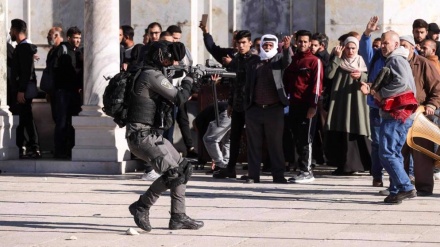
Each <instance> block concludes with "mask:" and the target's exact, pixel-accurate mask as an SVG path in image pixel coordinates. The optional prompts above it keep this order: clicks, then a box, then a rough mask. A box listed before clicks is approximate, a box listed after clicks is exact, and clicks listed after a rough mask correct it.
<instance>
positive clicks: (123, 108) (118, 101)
mask: <svg viewBox="0 0 440 247" xmlns="http://www.w3.org/2000/svg"><path fill="white" fill-rule="evenodd" d="M141 72H142V69H138V70H136V71H131V72H130V71H122V72H120V73H118V74H116V75H115V76H113V77H112V78H111V79H110V81H109V83H108V85H107V87H106V88H105V91H104V95H103V103H104V107H103V108H102V111H104V113H105V114H107V115H108V116H110V117H112V118H113V121H115V123H117V124H118V126H119V127H120V128H122V127H124V126H125V124H126V122H125V120H126V118H127V112H128V106H129V97H130V92H132V91H133V86H134V82H135V81H136V79H137V78H138V76H139V75H140V73H141Z"/></svg>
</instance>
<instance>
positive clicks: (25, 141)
mask: <svg viewBox="0 0 440 247" xmlns="http://www.w3.org/2000/svg"><path fill="white" fill-rule="evenodd" d="M11 108H13V110H12V109H11V111H12V112H13V113H14V115H15V114H16V115H19V122H18V126H17V140H16V141H17V142H16V143H17V146H18V148H19V149H20V153H21V150H22V147H27V148H29V149H31V150H38V149H39V148H40V145H39V142H38V133H37V127H36V126H35V122H34V115H33V114H32V99H26V102H25V103H24V104H14V107H11Z"/></svg>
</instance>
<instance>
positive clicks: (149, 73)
mask: <svg viewBox="0 0 440 247" xmlns="http://www.w3.org/2000/svg"><path fill="white" fill-rule="evenodd" d="M184 55H185V47H184V45H183V44H182V43H180V42H176V43H169V42H166V41H159V42H154V43H152V44H151V47H150V49H149V51H148V53H147V55H146V56H145V61H144V64H145V66H146V69H145V70H143V71H142V73H141V74H140V75H139V77H138V79H137V80H136V81H135V82H134V83H135V84H134V88H133V91H132V92H131V96H130V99H129V102H130V103H129V109H128V115H127V122H128V123H127V127H126V128H127V133H126V138H127V142H128V147H129V148H130V151H131V152H132V153H133V154H135V155H136V156H137V157H139V158H141V159H143V160H145V161H146V162H148V163H149V164H151V165H152V166H153V168H154V169H155V170H156V172H157V173H159V174H162V176H161V177H160V178H158V179H156V181H154V182H153V184H151V186H150V188H148V190H147V191H146V192H145V193H144V194H143V195H141V196H140V197H139V200H138V201H136V202H134V203H133V204H131V205H130V207H129V210H130V213H131V214H132V215H133V216H134V221H135V223H136V225H137V226H138V227H140V228H141V229H143V230H145V231H147V232H149V231H151V225H150V221H149V209H150V207H151V206H153V204H154V203H155V202H156V201H157V199H158V198H159V197H160V195H161V194H162V193H163V192H165V191H166V190H168V189H170V190H171V193H170V196H171V219H170V222H169V228H170V229H172V230H176V229H199V228H201V227H203V222H202V221H196V220H193V219H191V218H190V217H188V216H187V215H186V212H185V190H186V183H187V182H188V179H189V177H190V176H191V173H192V167H191V164H190V163H189V162H188V161H187V160H186V159H184V158H182V157H181V156H180V154H179V153H178V152H177V150H176V149H175V148H174V147H173V145H172V144H171V143H170V142H169V141H168V140H167V139H165V138H163V136H162V133H163V130H164V129H167V128H168V127H169V126H170V125H171V124H172V116H171V112H172V111H171V109H172V107H173V106H172V105H173V104H175V105H177V106H178V105H181V104H183V103H185V102H186V101H187V100H188V98H189V96H190V95H191V90H192V83H193V79H192V78H191V77H186V78H184V79H183V81H182V84H181V86H180V87H179V88H175V87H174V86H173V85H172V83H171V82H170V81H169V80H168V79H167V78H166V77H165V76H164V74H163V73H162V70H163V68H164V67H167V66H170V65H172V64H173V62H174V61H180V60H181V59H182V58H183V56H184Z"/></svg>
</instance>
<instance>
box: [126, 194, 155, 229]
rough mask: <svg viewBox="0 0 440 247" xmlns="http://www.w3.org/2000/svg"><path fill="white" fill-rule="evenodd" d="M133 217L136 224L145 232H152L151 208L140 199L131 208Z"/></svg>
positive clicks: (129, 208)
mask: <svg viewBox="0 0 440 247" xmlns="http://www.w3.org/2000/svg"><path fill="white" fill-rule="evenodd" d="M128 210H130V213H131V215H133V217H134V223H136V225H137V226H138V227H139V228H141V229H142V230H144V231H147V232H149V231H151V225H150V219H149V216H150V208H149V207H147V206H146V205H145V204H144V203H143V202H142V201H141V198H140V197H139V200H138V201H135V202H133V203H132V204H131V205H130V206H129V207H128Z"/></svg>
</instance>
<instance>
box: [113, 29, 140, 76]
mask: <svg viewBox="0 0 440 247" xmlns="http://www.w3.org/2000/svg"><path fill="white" fill-rule="evenodd" d="M133 37H134V29H133V27H131V26H129V25H123V26H121V27H120V28H119V42H120V43H121V45H122V47H123V49H122V65H121V70H128V71H129V70H130V69H131V68H133V67H136V65H137V64H138V57H139V54H140V52H141V49H142V47H143V45H142V44H135V43H134V41H133Z"/></svg>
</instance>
